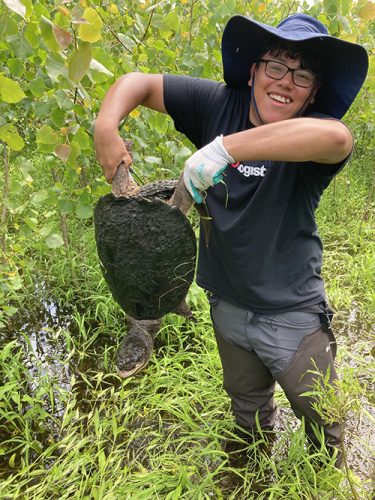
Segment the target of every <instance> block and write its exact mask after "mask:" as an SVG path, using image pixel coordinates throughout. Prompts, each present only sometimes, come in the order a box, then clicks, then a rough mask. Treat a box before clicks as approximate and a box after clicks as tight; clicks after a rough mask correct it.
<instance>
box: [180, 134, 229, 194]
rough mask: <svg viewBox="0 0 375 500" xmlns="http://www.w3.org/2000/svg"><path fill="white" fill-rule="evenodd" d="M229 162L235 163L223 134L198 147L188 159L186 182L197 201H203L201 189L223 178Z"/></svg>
mask: <svg viewBox="0 0 375 500" xmlns="http://www.w3.org/2000/svg"><path fill="white" fill-rule="evenodd" d="M229 163H234V159H233V158H232V157H231V155H230V154H229V153H228V151H227V150H226V149H225V147H224V145H223V136H222V135H219V136H218V137H216V139H214V140H213V141H212V142H209V143H208V144H207V145H206V146H204V147H203V148H201V149H198V151H196V152H195V153H194V154H193V155H192V156H190V158H188V159H187V160H186V162H185V169H184V182H185V186H186V189H187V190H188V191H189V193H190V194H191V196H192V198H193V199H194V201H195V202H196V203H202V201H203V197H202V194H201V193H200V191H205V190H206V189H207V188H209V187H210V186H213V185H214V184H217V183H218V182H220V181H221V180H222V178H223V172H224V170H225V169H226V168H227V166H228V164H229Z"/></svg>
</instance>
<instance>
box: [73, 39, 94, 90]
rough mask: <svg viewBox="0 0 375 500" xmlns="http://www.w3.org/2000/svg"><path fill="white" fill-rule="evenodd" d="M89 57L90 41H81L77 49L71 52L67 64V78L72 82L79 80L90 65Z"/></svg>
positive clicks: (90, 54)
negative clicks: (71, 54)
mask: <svg viewBox="0 0 375 500" xmlns="http://www.w3.org/2000/svg"><path fill="white" fill-rule="evenodd" d="M91 59H92V47H91V43H88V42H83V43H81V44H80V46H79V48H78V50H75V51H74V52H73V56H72V57H71V58H70V61H69V64H68V68H69V78H70V79H71V80H73V81H74V82H80V81H81V80H82V78H83V77H84V76H85V75H86V73H87V71H88V69H89V67H90V62H91Z"/></svg>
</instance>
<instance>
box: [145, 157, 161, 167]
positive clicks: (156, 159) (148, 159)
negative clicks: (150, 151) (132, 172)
mask: <svg viewBox="0 0 375 500" xmlns="http://www.w3.org/2000/svg"><path fill="white" fill-rule="evenodd" d="M144 160H145V162H147V163H152V164H157V165H161V164H162V159H161V158H159V157H157V156H145V158H144Z"/></svg>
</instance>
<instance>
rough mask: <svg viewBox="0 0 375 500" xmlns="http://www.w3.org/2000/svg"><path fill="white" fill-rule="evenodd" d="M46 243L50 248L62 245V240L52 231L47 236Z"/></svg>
mask: <svg viewBox="0 0 375 500" xmlns="http://www.w3.org/2000/svg"><path fill="white" fill-rule="evenodd" d="M46 245H47V247H48V248H52V249H55V248H59V247H61V246H63V245H64V240H63V239H62V238H61V236H60V235H59V234H56V233H52V234H49V235H48V236H47V238H46Z"/></svg>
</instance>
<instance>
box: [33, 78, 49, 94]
mask: <svg viewBox="0 0 375 500" xmlns="http://www.w3.org/2000/svg"><path fill="white" fill-rule="evenodd" d="M29 89H30V90H31V92H32V93H33V94H34V96H35V97H42V95H43V94H44V92H45V90H46V86H45V85H44V80H43V78H42V77H41V76H40V77H39V78H34V79H33V80H31V82H30V84H29Z"/></svg>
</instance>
